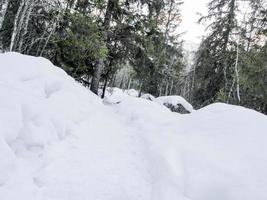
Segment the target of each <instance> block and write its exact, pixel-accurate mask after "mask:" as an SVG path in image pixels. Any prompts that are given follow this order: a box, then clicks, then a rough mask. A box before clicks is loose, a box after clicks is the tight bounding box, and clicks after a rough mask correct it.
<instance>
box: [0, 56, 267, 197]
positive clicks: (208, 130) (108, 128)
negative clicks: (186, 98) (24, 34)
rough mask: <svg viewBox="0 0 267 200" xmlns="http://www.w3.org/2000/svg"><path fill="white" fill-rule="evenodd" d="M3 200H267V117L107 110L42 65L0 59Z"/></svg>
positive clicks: (221, 107) (231, 110)
mask: <svg viewBox="0 0 267 200" xmlns="http://www.w3.org/2000/svg"><path fill="white" fill-rule="evenodd" d="M0 68H1V70H2V71H3V72H5V73H2V74H0V197H1V200H2V199H3V200H21V199H27V200H125V199H129V200H137V199H138V200H169V199H177V200H214V199H216V200H251V199H257V200H266V199H267V193H266V191H267V147H266V145H265V143H266V140H267V134H266V133H267V126H266V125H267V117H266V116H265V115H262V114H260V113H257V112H255V111H252V110H248V109H245V108H242V107H237V106H230V105H225V104H213V105H210V106H208V107H206V108H203V109H201V110H198V111H194V112H193V113H192V114H188V115H180V114H176V113H172V112H170V111H169V110H168V109H167V108H166V107H164V106H162V105H160V104H158V103H155V102H151V101H148V100H145V99H139V98H134V97H130V96H124V97H123V99H122V101H121V102H120V103H119V104H115V105H108V106H107V105H106V106H105V105H104V104H103V103H102V101H101V100H100V99H99V98H98V97H97V96H95V95H94V94H92V93H91V92H90V91H88V90H87V89H85V88H83V87H82V86H81V85H79V84H78V83H76V82H75V81H74V80H73V79H72V78H70V77H69V76H67V75H66V73H65V72H64V71H62V70H61V69H59V68H56V67H55V66H53V65H52V64H51V63H50V62H49V61H47V60H45V59H43V58H34V57H30V56H23V55H20V54H16V53H8V54H0Z"/></svg>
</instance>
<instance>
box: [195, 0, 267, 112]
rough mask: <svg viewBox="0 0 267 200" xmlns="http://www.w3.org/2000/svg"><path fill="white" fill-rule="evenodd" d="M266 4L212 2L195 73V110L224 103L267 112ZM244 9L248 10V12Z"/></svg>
mask: <svg viewBox="0 0 267 200" xmlns="http://www.w3.org/2000/svg"><path fill="white" fill-rule="evenodd" d="M266 6H267V5H266V1H264V0H251V1H241V0H212V1H211V2H210V3H209V4H208V9H209V13H208V15H207V16H203V17H202V18H201V19H200V22H202V21H206V22H208V23H209V26H208V35H207V36H206V37H205V38H204V39H203V41H202V44H201V45H200V47H199V49H198V51H197V53H196V58H195V65H194V70H193V71H192V72H191V77H192V79H193V80H194V82H193V94H192V96H193V103H194V105H195V106H196V107H202V106H204V105H207V104H210V103H213V102H216V101H220V102H226V103H231V104H237V105H243V106H246V107H249V108H253V109H255V110H258V111H261V112H263V113H267V52H266V48H267V42H266V37H267V35H266V33H267V32H266V30H267V29H266V28H267V10H266V9H267V7H266ZM244 7H245V9H244Z"/></svg>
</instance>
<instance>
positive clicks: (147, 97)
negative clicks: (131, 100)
mask: <svg viewBox="0 0 267 200" xmlns="http://www.w3.org/2000/svg"><path fill="white" fill-rule="evenodd" d="M141 98H143V99H147V100H150V101H154V100H155V99H156V98H155V97H154V96H153V95H151V94H148V93H147V94H143V95H142V96H141Z"/></svg>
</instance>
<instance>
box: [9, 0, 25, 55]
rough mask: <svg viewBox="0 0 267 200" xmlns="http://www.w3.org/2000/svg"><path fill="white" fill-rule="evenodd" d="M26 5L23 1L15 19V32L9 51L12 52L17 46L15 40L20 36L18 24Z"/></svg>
mask: <svg viewBox="0 0 267 200" xmlns="http://www.w3.org/2000/svg"><path fill="white" fill-rule="evenodd" d="M24 4H25V1H24V0H22V1H21V2H20V5H19V8H18V11H17V14H16V17H15V20H14V25H13V32H12V35H11V41H10V46H9V51H12V50H13V48H14V45H15V39H16V36H17V34H18V22H19V18H20V14H21V11H22V8H23V6H24Z"/></svg>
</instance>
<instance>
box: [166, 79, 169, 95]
mask: <svg viewBox="0 0 267 200" xmlns="http://www.w3.org/2000/svg"><path fill="white" fill-rule="evenodd" d="M168 89H169V81H167V83H166V88H165V96H168Z"/></svg>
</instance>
